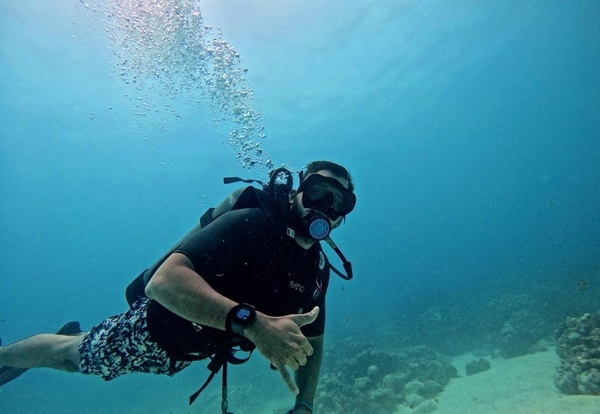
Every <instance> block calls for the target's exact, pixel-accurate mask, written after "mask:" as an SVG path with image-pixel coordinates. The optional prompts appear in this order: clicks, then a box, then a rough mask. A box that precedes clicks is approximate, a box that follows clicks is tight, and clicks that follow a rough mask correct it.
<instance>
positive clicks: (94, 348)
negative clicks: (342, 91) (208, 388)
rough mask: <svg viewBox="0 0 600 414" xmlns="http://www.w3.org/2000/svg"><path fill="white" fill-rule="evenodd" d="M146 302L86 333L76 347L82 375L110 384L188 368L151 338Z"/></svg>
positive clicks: (140, 301) (173, 373) (134, 305)
mask: <svg viewBox="0 0 600 414" xmlns="http://www.w3.org/2000/svg"><path fill="white" fill-rule="evenodd" d="M149 303H150V300H149V299H146V298H144V299H140V300H138V301H137V302H136V303H134V304H133V306H132V307H131V309H128V310H127V311H126V312H125V313H123V314H120V315H116V316H113V317H110V318H108V319H106V320H105V321H103V322H102V323H100V324H98V325H96V326H94V327H93V328H92V329H91V330H90V331H89V332H87V333H86V334H85V335H84V337H83V341H82V342H81V344H80V345H79V355H80V357H81V361H80V363H79V369H80V371H81V373H83V374H91V375H99V376H100V377H102V379H104V380H106V381H109V380H111V379H113V378H116V377H118V376H120V375H123V374H127V373H130V372H147V373H153V374H166V375H175V374H176V373H178V372H179V371H181V370H182V369H184V368H186V367H187V366H189V365H190V364H191V362H190V361H179V360H176V359H174V358H172V357H171V356H169V354H168V353H167V351H165V350H164V349H163V348H162V347H161V346H160V345H159V344H157V343H156V342H155V341H153V340H152V338H150V334H149V332H148V324H147V322H146V310H147V309H148V304H149Z"/></svg>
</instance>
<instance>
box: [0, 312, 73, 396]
mask: <svg viewBox="0 0 600 414" xmlns="http://www.w3.org/2000/svg"><path fill="white" fill-rule="evenodd" d="M81 332H82V331H81V327H80V326H79V322H76V321H74V322H68V323H66V324H65V325H64V326H63V327H62V328H60V329H59V330H58V332H56V334H57V335H68V336H74V335H79V334H80V333H81ZM1 345H2V340H0V346H1ZM28 369H29V368H13V367H0V387H1V386H2V385H4V384H6V383H7V382H11V381H12V380H14V379H16V378H18V377H20V376H21V375H23V373H24V372H25V371H27V370H28Z"/></svg>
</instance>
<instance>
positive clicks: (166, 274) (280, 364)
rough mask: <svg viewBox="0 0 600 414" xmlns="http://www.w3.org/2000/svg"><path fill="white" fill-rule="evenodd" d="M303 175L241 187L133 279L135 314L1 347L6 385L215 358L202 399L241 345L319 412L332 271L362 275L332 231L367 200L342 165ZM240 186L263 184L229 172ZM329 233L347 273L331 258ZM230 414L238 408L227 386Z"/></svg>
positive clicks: (301, 405) (299, 405) (300, 412)
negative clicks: (39, 375)
mask: <svg viewBox="0 0 600 414" xmlns="http://www.w3.org/2000/svg"><path fill="white" fill-rule="evenodd" d="M299 175H300V184H299V186H298V188H297V189H294V188H293V175H292V173H291V172H290V171H288V170H286V169H284V168H279V169H276V170H275V171H272V172H271V173H270V180H269V183H267V184H263V188H262V189H259V188H257V187H254V186H247V187H245V188H241V189H239V190H236V191H234V192H233V193H232V194H231V195H230V196H229V197H227V198H226V199H225V200H224V201H223V202H222V203H221V204H220V205H218V206H217V207H216V208H214V209H212V208H211V209H209V210H208V211H207V212H206V213H205V214H204V215H203V216H202V218H201V220H200V223H199V224H198V225H197V226H196V227H195V228H194V229H192V230H191V231H190V232H189V233H188V234H187V235H185V236H184V237H183V239H182V240H180V241H179V242H178V243H177V244H176V245H175V246H174V247H173V248H172V249H171V250H169V251H168V252H167V253H166V254H165V255H164V256H163V257H162V258H160V260H158V261H157V262H156V263H155V264H154V265H153V266H152V267H150V268H148V269H146V270H145V271H144V272H142V274H141V275H140V276H139V277H138V278H136V279H135V280H134V281H133V282H132V283H131V284H130V285H129V287H128V288H127V292H126V296H127V300H128V302H129V305H130V307H129V309H128V310H127V311H125V312H124V313H122V314H119V315H116V316H113V317H110V318H107V319H106V320H104V321H103V322H101V323H100V324H98V325H96V326H94V327H93V328H92V329H90V330H89V331H88V332H80V330H79V325H78V324H77V325H74V328H72V329H68V330H66V331H62V332H61V331H59V332H58V333H57V334H38V335H34V336H32V337H29V338H26V339H23V340H21V341H18V342H15V343H13V344H10V345H6V346H3V347H0V385H2V384H4V383H6V382H8V381H11V380H13V379H15V378H16V377H18V376H19V375H21V374H22V373H23V372H25V371H26V370H27V369H29V368H36V367H49V368H55V369H58V370H63V371H68V372H81V373H83V374H90V375H98V376H100V377H101V378H102V379H104V380H111V379H113V378H116V377H118V376H120V375H124V374H127V373H131V372H147V373H154V374H166V375H171V376H172V375H174V374H176V373H177V372H179V371H181V370H183V369H184V368H186V367H187V366H189V365H190V364H191V362H192V361H196V360H201V359H210V360H211V362H210V363H209V369H210V370H211V372H212V373H211V374H210V376H209V378H208V380H207V381H206V383H205V384H204V385H203V387H202V388H201V389H200V390H199V391H197V392H196V393H195V394H194V395H193V396H192V397H190V404H191V403H192V402H193V400H194V399H195V398H196V397H197V395H198V394H199V393H200V392H201V391H202V389H204V387H205V386H206V385H207V383H208V382H209V381H210V380H211V379H212V377H213V376H214V374H215V373H216V372H217V371H219V369H220V368H221V367H222V368H223V383H224V384H226V368H227V363H228V362H229V363H234V364H235V363H240V362H243V361H244V360H245V359H239V358H237V357H236V356H234V354H235V352H236V351H237V350H240V349H241V350H244V351H248V352H251V351H252V350H253V349H255V348H256V349H258V351H259V352H260V353H261V354H262V355H263V356H264V357H265V358H266V359H267V360H268V361H269V363H270V364H271V368H273V369H276V370H278V371H279V373H280V375H281V378H282V380H283V382H284V383H285V384H286V385H287V387H288V388H289V390H290V391H291V392H292V393H293V394H294V395H295V396H296V400H295V405H294V408H293V409H291V410H290V411H289V413H292V414H312V412H313V403H314V398H315V393H316V389H317V383H318V380H319V371H320V368H321V360H322V357H323V337H324V332H325V310H326V308H325V297H326V293H327V287H328V284H329V277H330V270H333V271H334V272H335V273H336V274H338V275H340V276H341V277H343V278H344V279H350V278H351V277H352V267H351V264H350V262H349V261H347V260H346V258H345V257H344V255H343V254H342V253H341V251H340V250H339V248H338V247H337V246H336V245H335V243H333V241H332V240H331V237H330V232H331V231H332V230H333V229H335V228H336V227H338V226H339V225H340V224H341V223H342V222H343V221H344V219H345V217H346V216H347V215H348V214H349V213H350V212H351V211H352V210H353V209H354V206H355V203H356V196H355V195H354V184H353V182H352V178H351V176H350V173H349V172H348V170H347V169H346V168H344V167H343V166H341V165H339V164H336V163H333V162H330V161H314V162H311V163H309V164H308V165H307V166H306V167H305V169H304V170H303V171H301V172H300V174H299ZM226 180H227V179H226ZM235 181H244V182H252V180H241V179H238V178H233V179H229V182H235ZM226 182H227V181H226ZM261 184H262V183H261ZM322 240H324V241H326V242H327V243H328V244H329V245H330V246H331V247H332V248H333V250H334V251H335V252H336V254H337V255H339V257H340V259H341V260H342V262H343V265H344V270H345V273H343V272H341V271H339V270H338V269H336V268H335V267H333V266H332V265H331V264H330V262H329V260H328V258H327V257H326V256H325V254H324V252H323V250H322V248H321V245H320V241H322ZM72 324H76V323H72ZM289 369H291V370H293V371H295V372H294V375H293V376H292V374H291V373H290V371H289ZM224 390H226V387H224ZM222 409H223V413H228V410H227V405H226V395H225V391H224V395H223V403H222Z"/></svg>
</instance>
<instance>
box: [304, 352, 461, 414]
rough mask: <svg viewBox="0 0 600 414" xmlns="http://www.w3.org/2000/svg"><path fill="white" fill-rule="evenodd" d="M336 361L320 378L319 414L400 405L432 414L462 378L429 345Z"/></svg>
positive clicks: (366, 412)
mask: <svg viewBox="0 0 600 414" xmlns="http://www.w3.org/2000/svg"><path fill="white" fill-rule="evenodd" d="M344 353H345V351H343V350H340V355H342V354H344ZM337 361H338V362H337V363H336V364H335V366H334V367H332V368H331V369H329V370H328V372H326V373H324V375H323V377H322V379H321V382H320V386H319V390H318V395H317V399H316V402H315V403H316V404H315V406H316V407H318V410H317V411H318V412H319V413H323V414H370V413H372V414H380V413H389V412H394V411H395V410H396V408H397V406H398V404H406V405H407V406H409V407H411V408H414V409H415V411H414V412H417V413H423V414H424V413H429V412H432V411H433V410H435V408H436V407H437V403H436V402H435V401H434V400H433V399H434V398H435V396H437V395H438V394H439V393H440V392H441V391H442V390H443V389H444V386H445V385H446V384H447V383H448V381H449V380H450V379H451V378H455V377H457V376H458V373H457V371H456V368H454V367H453V366H452V365H451V364H450V363H449V361H448V360H446V359H445V358H444V357H442V356H441V355H439V354H438V353H436V352H435V351H433V350H431V349H430V348H428V347H425V346H417V347H411V348H406V349H402V350H400V351H399V352H390V351H387V350H381V349H368V350H363V351H361V352H359V353H358V354H355V355H354V356H350V357H348V358H345V359H342V358H340V359H338V360H337Z"/></svg>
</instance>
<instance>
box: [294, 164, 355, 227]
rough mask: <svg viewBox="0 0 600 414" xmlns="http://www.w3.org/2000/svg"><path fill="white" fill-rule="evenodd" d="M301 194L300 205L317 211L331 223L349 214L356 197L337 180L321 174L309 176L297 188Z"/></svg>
mask: <svg viewBox="0 0 600 414" xmlns="http://www.w3.org/2000/svg"><path fill="white" fill-rule="evenodd" d="M298 192H302V205H303V206H304V207H305V208H310V209H315V210H319V211H321V212H322V213H324V214H325V215H326V216H327V217H329V218H330V219H331V220H332V221H335V220H337V219H338V218H340V217H344V216H346V215H347V214H348V213H350V212H351V211H352V210H353V209H354V206H355V204H356V196H355V195H354V193H353V192H352V191H350V190H348V189H347V188H346V187H344V186H343V185H342V184H341V183H340V182H339V181H338V180H336V179H335V178H331V177H325V176H324V175H321V174H311V175H309V176H308V177H306V179H305V180H304V181H302V183H300V187H298Z"/></svg>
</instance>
